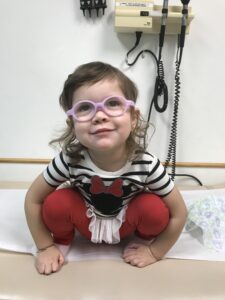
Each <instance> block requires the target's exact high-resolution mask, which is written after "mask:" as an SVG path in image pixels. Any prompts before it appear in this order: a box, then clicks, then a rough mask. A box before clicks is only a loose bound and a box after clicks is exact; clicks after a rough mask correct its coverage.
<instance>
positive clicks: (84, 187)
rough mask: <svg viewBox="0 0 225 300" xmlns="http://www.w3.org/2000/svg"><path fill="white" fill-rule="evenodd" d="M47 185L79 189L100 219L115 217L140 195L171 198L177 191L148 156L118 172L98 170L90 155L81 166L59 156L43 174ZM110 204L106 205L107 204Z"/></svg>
mask: <svg viewBox="0 0 225 300" xmlns="http://www.w3.org/2000/svg"><path fill="white" fill-rule="evenodd" d="M43 175H44V178H45V180H46V182H47V183H48V184H49V185H51V186H53V187H57V186H59V185H60V184H62V183H63V182H65V181H70V183H71V186H72V187H74V188H76V189H78V190H79V192H80V193H81V194H82V195H83V197H84V199H85V200H86V203H87V205H88V206H89V207H91V208H92V209H93V211H94V212H95V214H96V215H97V216H100V217H113V216H116V215H117V214H118V213H119V212H120V211H121V209H122V208H123V207H124V206H125V205H127V204H128V203H129V201H130V200H131V199H132V198H133V197H134V196H135V195H137V194H139V193H141V192H149V193H154V194H157V195H158V196H160V197H164V196H166V195H168V194H169V193H170V192H171V190H172V189H173V187H174V184H173V182H172V180H171V179H170V177H169V175H168V174H167V173H166V171H165V168H164V167H163V166H162V164H161V163H160V161H159V160H158V158H157V157H156V156H154V155H152V154H150V153H148V152H144V153H141V154H140V155H138V158H136V159H134V160H132V161H128V162H127V163H126V165H125V166H124V167H123V168H121V169H120V170H118V171H116V172H107V171H104V170H102V169H99V168H98V167H97V166H96V165H95V164H94V163H93V162H92V160H91V159H90V156H89V155H88V153H87V151H83V152H82V159H81V160H80V161H79V163H76V164H73V163H72V161H71V159H70V158H69V157H68V156H67V155H65V154H64V153H63V152H60V153H59V155H57V156H56V157H55V158H54V159H53V160H52V161H51V162H50V164H49V165H48V166H47V168H46V169H45V170H44V173H43ZM106 200H107V201H106Z"/></svg>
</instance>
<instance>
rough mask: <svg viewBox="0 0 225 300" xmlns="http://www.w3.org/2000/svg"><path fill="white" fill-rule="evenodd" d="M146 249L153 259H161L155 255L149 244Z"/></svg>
mask: <svg viewBox="0 0 225 300" xmlns="http://www.w3.org/2000/svg"><path fill="white" fill-rule="evenodd" d="M148 249H149V252H150V255H151V256H152V257H153V258H154V259H155V260H157V261H158V260H161V259H162V257H159V256H158V255H155V252H154V251H152V248H151V246H149V247H148Z"/></svg>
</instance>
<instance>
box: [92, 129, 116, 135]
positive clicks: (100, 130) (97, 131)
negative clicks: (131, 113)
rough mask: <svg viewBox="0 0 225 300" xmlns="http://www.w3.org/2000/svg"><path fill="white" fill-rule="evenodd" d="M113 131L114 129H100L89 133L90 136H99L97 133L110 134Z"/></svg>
mask: <svg viewBox="0 0 225 300" xmlns="http://www.w3.org/2000/svg"><path fill="white" fill-rule="evenodd" d="M113 130H114V129H109V128H101V129H98V130H95V131H93V132H91V134H99V133H104V132H111V131H113Z"/></svg>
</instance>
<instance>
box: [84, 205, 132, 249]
mask: <svg viewBox="0 0 225 300" xmlns="http://www.w3.org/2000/svg"><path fill="white" fill-rule="evenodd" d="M126 209H127V206H124V207H123V208H122V210H121V211H120V212H119V214H118V215H117V216H116V217H112V218H105V217H102V218H101V217H98V216H96V214H95V213H94V210H93V208H92V207H89V208H88V209H87V213H86V214H87V217H88V218H91V222H90V224H89V230H90V231H91V233H92V235H91V241H92V242H93V243H96V244H97V243H102V242H105V243H107V244H118V243H119V242H120V234H119V229H120V227H121V224H122V223H123V222H124V221H125V214H126Z"/></svg>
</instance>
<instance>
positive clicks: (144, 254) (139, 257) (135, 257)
mask: <svg viewBox="0 0 225 300" xmlns="http://www.w3.org/2000/svg"><path fill="white" fill-rule="evenodd" d="M123 259H124V261H125V262H126V263H129V264H131V265H132V266H136V267H139V268H143V267H146V266H148V265H151V264H154V263H155V262H157V261H158V259H156V258H155V257H154V256H153V254H152V252H151V250H150V248H149V245H145V244H140V243H131V244H130V245H128V247H126V248H125V249H124V252H123Z"/></svg>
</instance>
